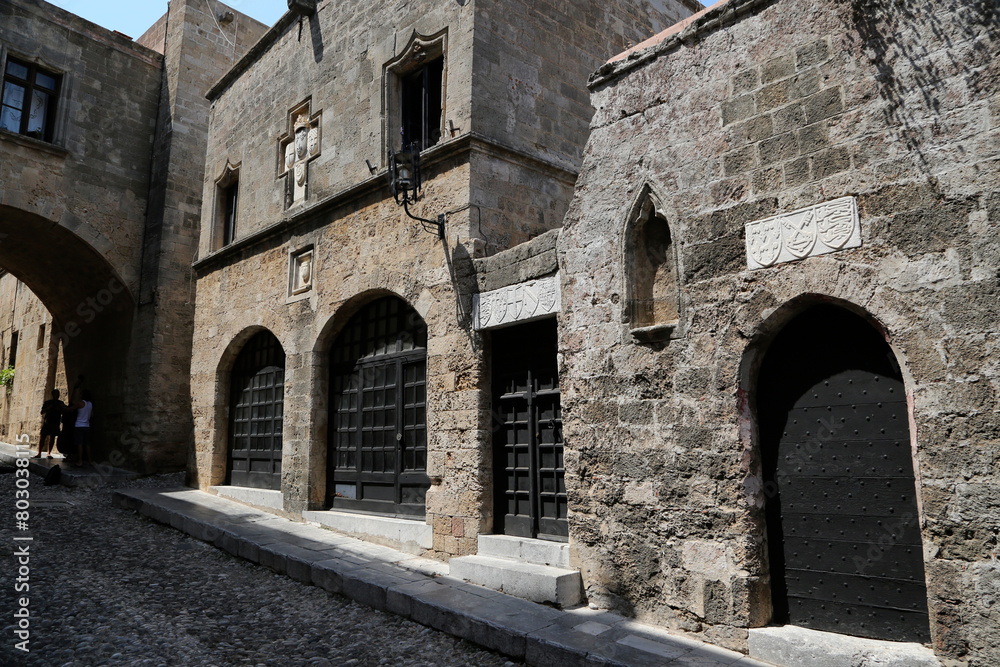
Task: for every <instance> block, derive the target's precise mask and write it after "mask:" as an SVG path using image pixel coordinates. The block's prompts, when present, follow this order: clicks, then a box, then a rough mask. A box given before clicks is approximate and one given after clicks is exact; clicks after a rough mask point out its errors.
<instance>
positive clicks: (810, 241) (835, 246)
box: [745, 197, 861, 270]
mask: <svg viewBox="0 0 1000 667" xmlns="http://www.w3.org/2000/svg"><path fill="white" fill-rule="evenodd" d="M745 229H746V250H747V266H748V267H749V268H750V269H751V270H752V269H765V268H767V267H769V266H774V265H775V264H783V263H785V262H794V261H796V260H800V259H805V258H806V257H815V256H816V255H826V254H828V253H831V252H837V251H838V250H846V249H848V248H858V247H860V246H861V221H860V218H859V217H858V201H857V199H855V198H854V197H841V198H839V199H833V200H831V201H828V202H823V203H822V204H816V205H815V206H808V207H806V208H800V209H799V210H797V211H792V212H791V213H782V214H780V215H775V216H772V217H770V218H764V219H763V220H754V221H753V222H748V223H747V224H746V225H745Z"/></svg>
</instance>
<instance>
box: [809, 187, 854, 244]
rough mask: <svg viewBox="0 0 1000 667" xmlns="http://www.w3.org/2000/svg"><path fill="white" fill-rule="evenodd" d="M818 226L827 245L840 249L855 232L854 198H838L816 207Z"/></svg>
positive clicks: (820, 234)
mask: <svg viewBox="0 0 1000 667" xmlns="http://www.w3.org/2000/svg"><path fill="white" fill-rule="evenodd" d="M816 228H817V229H818V230H819V238H820V240H821V241H823V243H825V244H826V245H827V246H829V247H831V248H834V249H840V248H842V247H844V244H845V243H847V242H848V241H849V240H850V238H851V235H852V234H854V200H853V199H851V198H845V199H838V200H837V201H832V202H829V203H826V204H821V205H820V206H817V207H816Z"/></svg>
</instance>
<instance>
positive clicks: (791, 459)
mask: <svg viewBox="0 0 1000 667" xmlns="http://www.w3.org/2000/svg"><path fill="white" fill-rule="evenodd" d="M756 403H757V414H758V425H759V428H760V443H761V458H762V462H763V467H764V477H765V482H766V489H767V501H766V518H767V533H768V549H769V557H770V563H771V581H772V603H773V607H774V618H773V620H774V621H775V622H777V623H790V624H793V625H799V626H802V627H808V628H813V629H816V630H825V631H829V632H839V633H843V634H849V635H856V636H861V637H871V638H876V639H885V640H893V641H919V642H926V641H929V639H930V633H929V624H928V613H927V591H926V584H925V579H924V564H923V550H922V548H921V539H920V521H919V514H918V508H917V500H916V484H915V481H914V473H913V457H912V453H911V447H910V433H909V419H908V412H907V403H906V392H905V389H904V386H903V380H902V375H901V373H900V369H899V366H898V364H897V362H896V359H895V356H894V355H893V353H892V350H891V349H890V348H889V346H888V344H886V342H885V340H884V339H883V338H882V337H881V336H880V334H879V333H878V332H877V331H876V330H875V329H874V328H873V327H872V326H871V325H870V324H868V323H867V322H866V321H864V320H863V319H862V318H860V317H858V316H857V315H854V314H852V313H850V312H848V311H846V310H844V309H842V308H839V307H836V306H832V305H829V304H823V305H817V306H814V307H812V308H810V309H809V310H807V311H805V312H803V313H802V314H801V315H799V316H798V317H796V318H795V319H793V320H792V321H791V322H790V323H789V324H787V325H786V326H785V328H784V329H783V330H782V331H781V332H780V333H779V334H778V336H777V337H776V338H775V339H774V341H773V343H772V344H771V346H770V348H769V350H768V352H767V354H766V355H765V357H764V360H763V363H762V365H761V370H760V375H759V380H758V384H757V394H756Z"/></svg>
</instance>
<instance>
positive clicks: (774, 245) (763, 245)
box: [747, 218, 781, 266]
mask: <svg viewBox="0 0 1000 667" xmlns="http://www.w3.org/2000/svg"><path fill="white" fill-rule="evenodd" d="M747 250H748V251H749V252H750V256H751V257H752V258H753V260H754V261H755V262H757V263H758V264H760V265H761V266H771V265H772V264H774V262H775V261H776V260H777V259H778V255H779V254H781V227H780V226H779V225H778V221H777V220H776V219H774V218H768V219H767V220H761V221H759V222H752V223H750V224H749V225H747Z"/></svg>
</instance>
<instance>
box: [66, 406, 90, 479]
mask: <svg viewBox="0 0 1000 667" xmlns="http://www.w3.org/2000/svg"><path fill="white" fill-rule="evenodd" d="M82 396H83V398H82V399H81V400H79V401H77V402H76V403H74V404H73V405H71V406H69V407H70V409H71V410H76V411H77V413H76V425H75V426H74V428H73V440H74V441H75V442H76V465H77V466H81V465H83V453H84V451H86V452H87V465H94V462H93V461H92V460H91V458H90V417H91V415H92V414H93V412H94V404H93V403H91V402H90V391H89V390H87V389H84V390H83V394H82Z"/></svg>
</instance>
